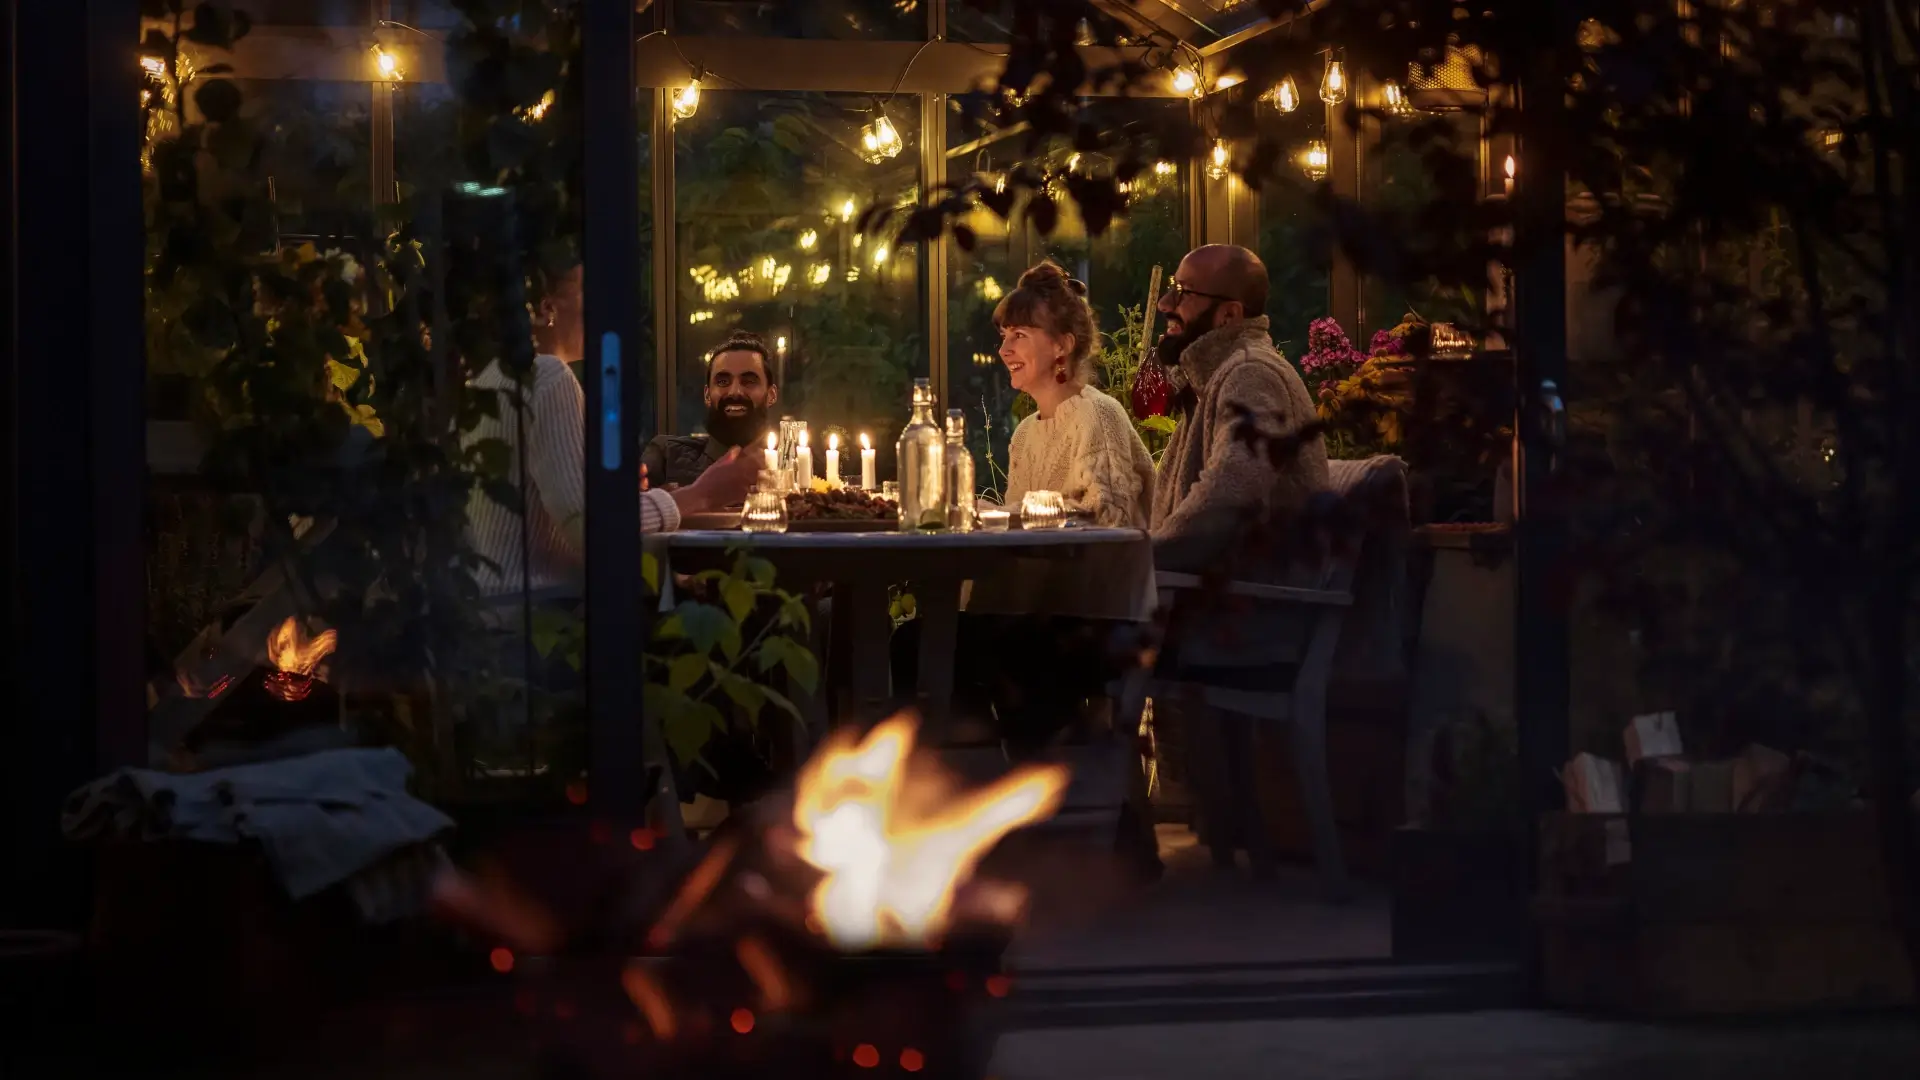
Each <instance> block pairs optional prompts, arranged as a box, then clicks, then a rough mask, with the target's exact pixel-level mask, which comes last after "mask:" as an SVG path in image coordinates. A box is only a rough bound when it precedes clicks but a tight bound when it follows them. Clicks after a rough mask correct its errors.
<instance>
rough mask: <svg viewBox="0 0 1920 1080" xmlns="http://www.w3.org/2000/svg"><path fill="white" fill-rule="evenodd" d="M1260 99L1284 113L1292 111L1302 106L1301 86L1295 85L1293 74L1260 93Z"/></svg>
mask: <svg viewBox="0 0 1920 1080" xmlns="http://www.w3.org/2000/svg"><path fill="white" fill-rule="evenodd" d="M1260 100H1261V101H1264V102H1266V103H1267V104H1268V105H1270V106H1272V107H1273V108H1275V109H1278V110H1279V111H1280V112H1283V113H1290V112H1292V111H1294V110H1295V109H1298V108H1299V107H1300V87H1299V86H1297V85H1295V83H1294V81H1293V76H1291V75H1288V76H1287V77H1285V78H1283V79H1281V80H1280V81H1279V82H1277V83H1274V84H1273V89H1271V90H1268V91H1267V92H1266V93H1264V94H1261V95H1260Z"/></svg>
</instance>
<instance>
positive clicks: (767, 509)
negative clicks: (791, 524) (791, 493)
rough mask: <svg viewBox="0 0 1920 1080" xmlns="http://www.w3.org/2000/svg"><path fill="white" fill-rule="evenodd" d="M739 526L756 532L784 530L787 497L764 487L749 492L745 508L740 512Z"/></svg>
mask: <svg viewBox="0 0 1920 1080" xmlns="http://www.w3.org/2000/svg"><path fill="white" fill-rule="evenodd" d="M740 528H741V529H742V530H743V531H746V532H756V533H783V532H786V531H787V497H786V496H785V495H784V494H782V493H780V492H779V491H768V490H766V489H764V488H763V489H761V490H759V491H754V492H750V493H749V494H748V495H747V505H746V509H744V510H742V511H741V512H740Z"/></svg>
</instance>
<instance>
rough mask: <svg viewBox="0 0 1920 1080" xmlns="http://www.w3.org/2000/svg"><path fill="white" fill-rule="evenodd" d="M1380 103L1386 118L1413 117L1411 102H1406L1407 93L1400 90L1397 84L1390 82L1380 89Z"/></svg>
mask: <svg viewBox="0 0 1920 1080" xmlns="http://www.w3.org/2000/svg"><path fill="white" fill-rule="evenodd" d="M1380 103H1381V106H1382V107H1383V108H1384V109H1385V111H1386V114H1387V115H1388V116H1396V117H1407V116H1412V115H1413V102H1411V101H1409V100H1407V92H1406V91H1405V90H1402V89H1400V84H1399V83H1397V82H1390V83H1387V84H1385V85H1384V86H1382V87H1380Z"/></svg>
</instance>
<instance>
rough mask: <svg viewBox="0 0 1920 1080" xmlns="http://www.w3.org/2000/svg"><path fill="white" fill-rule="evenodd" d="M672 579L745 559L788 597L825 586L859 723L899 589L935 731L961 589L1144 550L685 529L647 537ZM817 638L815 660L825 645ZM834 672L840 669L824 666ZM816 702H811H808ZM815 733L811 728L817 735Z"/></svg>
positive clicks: (1058, 534) (980, 534) (1139, 535)
mask: <svg viewBox="0 0 1920 1080" xmlns="http://www.w3.org/2000/svg"><path fill="white" fill-rule="evenodd" d="M653 541H654V543H657V544H659V545H660V546H662V547H664V549H665V553H666V556H667V565H668V567H669V568H670V569H671V570H672V571H673V572H675V573H692V572H698V571H701V570H706V569H711V568H716V567H721V566H724V565H725V564H726V563H727V562H728V561H729V560H730V558H731V557H732V553H734V552H737V551H746V552H750V553H752V554H754V555H757V556H759V557H761V558H765V559H766V560H768V561H769V562H771V563H773V565H774V570H775V573H776V575H777V577H776V579H775V583H776V584H777V585H778V587H779V588H781V589H784V590H786V591H788V592H802V591H809V592H810V591H813V590H814V589H816V587H818V586H822V585H828V586H831V587H832V590H833V592H832V595H833V598H834V606H833V611H832V620H833V623H834V624H835V633H834V638H835V640H836V641H838V642H844V643H845V647H847V648H848V650H849V652H850V661H851V662H850V663H849V664H847V665H846V666H845V667H844V668H840V670H842V671H843V672H844V677H845V680H846V683H845V685H841V686H837V687H836V688H835V689H836V690H837V691H838V692H839V693H841V694H843V695H845V696H846V697H845V698H843V700H849V699H850V700H851V702H852V703H853V706H854V708H855V709H856V710H857V711H858V712H859V713H860V714H863V715H866V714H871V713H873V712H875V711H877V710H878V709H882V708H884V707H886V705H887V704H888V703H889V702H890V701H891V700H892V671H891V664H890V661H889V651H888V641H889V638H890V636H891V635H892V633H893V620H892V617H891V615H890V614H889V610H888V609H889V603H890V601H889V595H888V593H889V590H890V588H891V587H892V586H895V585H900V586H903V587H906V588H907V589H908V590H909V591H911V593H912V594H913V597H914V601H915V605H916V613H915V617H916V618H918V619H919V620H921V634H920V665H919V672H920V674H919V681H920V685H919V694H920V701H919V707H920V709H921V711H922V714H923V723H924V724H925V725H926V726H927V727H928V729H929V730H930V731H931V732H933V733H936V734H937V733H939V732H940V731H941V730H942V728H943V727H944V725H945V724H946V723H947V721H948V718H949V716H950V714H951V710H952V704H953V690H954V654H955V650H956V645H957V633H958V627H959V615H960V605H961V589H962V586H963V584H964V583H965V582H967V581H969V580H972V579H977V578H981V577H984V576H987V575H990V574H992V573H994V572H995V570H996V569H997V568H1000V567H1003V566H1005V565H1007V564H1008V563H1009V562H1011V561H1013V560H1074V559H1079V558H1082V557H1085V556H1086V555H1088V554H1089V553H1097V552H1098V551H1099V550H1100V549H1107V550H1112V549H1117V548H1124V547H1127V546H1138V545H1145V544H1146V543H1147V537H1146V534H1145V533H1143V532H1141V531H1139V530H1137V529H1108V528H1095V527H1086V526H1080V525H1069V526H1066V527H1063V528H1055V529H1035V530H1022V529H1013V530H1009V531H1004V532H984V531H975V532H967V533H903V532H786V533H746V532H740V531H738V530H733V531H721V530H711V531H708V530H692V531H682V532H676V533H669V534H665V535H661V536H658V537H656V538H653ZM825 644H826V642H825V640H824V639H822V638H820V636H819V634H818V632H817V631H816V654H817V655H818V654H819V652H820V647H821V646H823V645H825ZM833 666H834V667H835V668H839V665H833ZM813 697H815V698H816V699H818V698H819V697H820V695H813ZM806 708H807V711H809V712H810V713H812V714H813V715H810V716H809V718H808V719H809V722H810V726H813V724H814V722H815V721H824V719H825V715H824V713H825V701H824V700H815V701H813V702H810V703H809V707H806ZM815 730H816V731H818V730H820V728H818V727H816V728H815Z"/></svg>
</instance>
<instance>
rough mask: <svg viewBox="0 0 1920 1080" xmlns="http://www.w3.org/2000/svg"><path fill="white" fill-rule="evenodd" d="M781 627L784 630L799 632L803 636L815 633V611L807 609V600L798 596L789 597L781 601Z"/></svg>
mask: <svg viewBox="0 0 1920 1080" xmlns="http://www.w3.org/2000/svg"><path fill="white" fill-rule="evenodd" d="M780 626H781V627H782V628H783V629H788V630H798V631H800V633H802V634H811V633H813V611H812V610H811V609H810V608H808V607H807V602H806V600H804V599H802V598H801V597H798V596H788V597H786V598H785V599H783V600H781V601H780Z"/></svg>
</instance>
